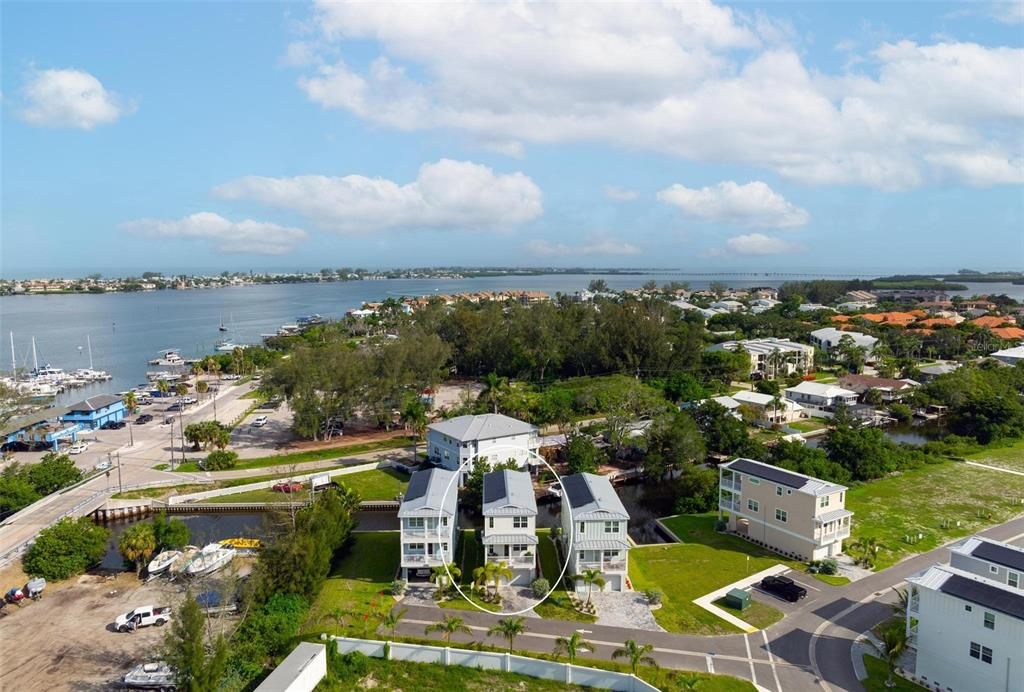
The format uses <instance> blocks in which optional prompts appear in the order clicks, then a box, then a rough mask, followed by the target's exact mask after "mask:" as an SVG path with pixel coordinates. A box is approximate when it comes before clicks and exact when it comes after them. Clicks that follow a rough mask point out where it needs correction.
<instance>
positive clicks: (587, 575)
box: [572, 569, 605, 605]
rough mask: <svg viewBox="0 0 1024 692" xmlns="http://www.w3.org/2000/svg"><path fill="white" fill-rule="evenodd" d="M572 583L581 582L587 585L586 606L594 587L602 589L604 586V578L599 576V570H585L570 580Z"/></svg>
mask: <svg viewBox="0 0 1024 692" xmlns="http://www.w3.org/2000/svg"><path fill="white" fill-rule="evenodd" d="M572 580H573V581H581V582H583V583H584V584H586V585H587V604H588V605H589V604H590V598H591V597H592V596H593V595H594V587H595V586H596V587H597V588H599V589H603V588H604V585H605V580H604V577H602V576H601V570H599V569H585V570H583V572H582V573H581V574H577V575H576V576H574V577H573V578H572Z"/></svg>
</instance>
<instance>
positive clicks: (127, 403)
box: [124, 392, 139, 413]
mask: <svg viewBox="0 0 1024 692" xmlns="http://www.w3.org/2000/svg"><path fill="white" fill-rule="evenodd" d="M124 407H125V408H126V409H128V413H135V409H137V408H138V407H139V400H138V399H137V398H136V397H135V392H128V393H127V394H125V395H124Z"/></svg>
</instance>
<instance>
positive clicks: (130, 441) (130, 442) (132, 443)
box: [128, 421, 135, 447]
mask: <svg viewBox="0 0 1024 692" xmlns="http://www.w3.org/2000/svg"><path fill="white" fill-rule="evenodd" d="M128 446H129V447H134V446H135V435H134V434H133V433H132V422H131V421H128Z"/></svg>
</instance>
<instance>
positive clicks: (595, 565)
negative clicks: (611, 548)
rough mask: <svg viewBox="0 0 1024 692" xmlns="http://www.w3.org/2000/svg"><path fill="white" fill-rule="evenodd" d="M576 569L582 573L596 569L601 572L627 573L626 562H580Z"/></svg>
mask: <svg viewBox="0 0 1024 692" xmlns="http://www.w3.org/2000/svg"><path fill="white" fill-rule="evenodd" d="M576 567H577V568H578V569H579V571H580V572H582V571H583V570H585V569H596V570H598V571H599V572H625V571H626V561H625V560H609V561H607V562H606V561H603V560H599V561H588V560H580V561H579V562H577V563H576Z"/></svg>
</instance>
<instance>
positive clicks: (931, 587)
mask: <svg viewBox="0 0 1024 692" xmlns="http://www.w3.org/2000/svg"><path fill="white" fill-rule="evenodd" d="M907 582H908V584H909V591H910V598H909V604H908V608H907V630H908V632H909V633H910V634H911V636H912V640H911V641H912V645H913V646H915V647H916V649H917V656H916V659H915V671H914V675H915V677H917V678H918V679H919V680H922V681H923V682H924V684H925V685H926V686H927V687H928V688H929V689H931V688H936V689H942V690H952V691H953V692H968V691H973V690H1001V691H1002V690H1005V691H1007V692H1024V549H1022V548H1018V547H1015V546H1012V545H1010V544H1008V543H1001V542H999V541H993V540H990V539H986V538H983V537H981V536H974V537H971V538H968V539H967V540H965V541H963V542H962V543H960V544H959V545H956V546H953V547H952V548H950V563H949V564H948V565H934V566H932V567H929V568H928V569H926V570H925V571H923V572H921V573H919V574H917V575H914V576H912V577H909V578H908V579H907Z"/></svg>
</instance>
